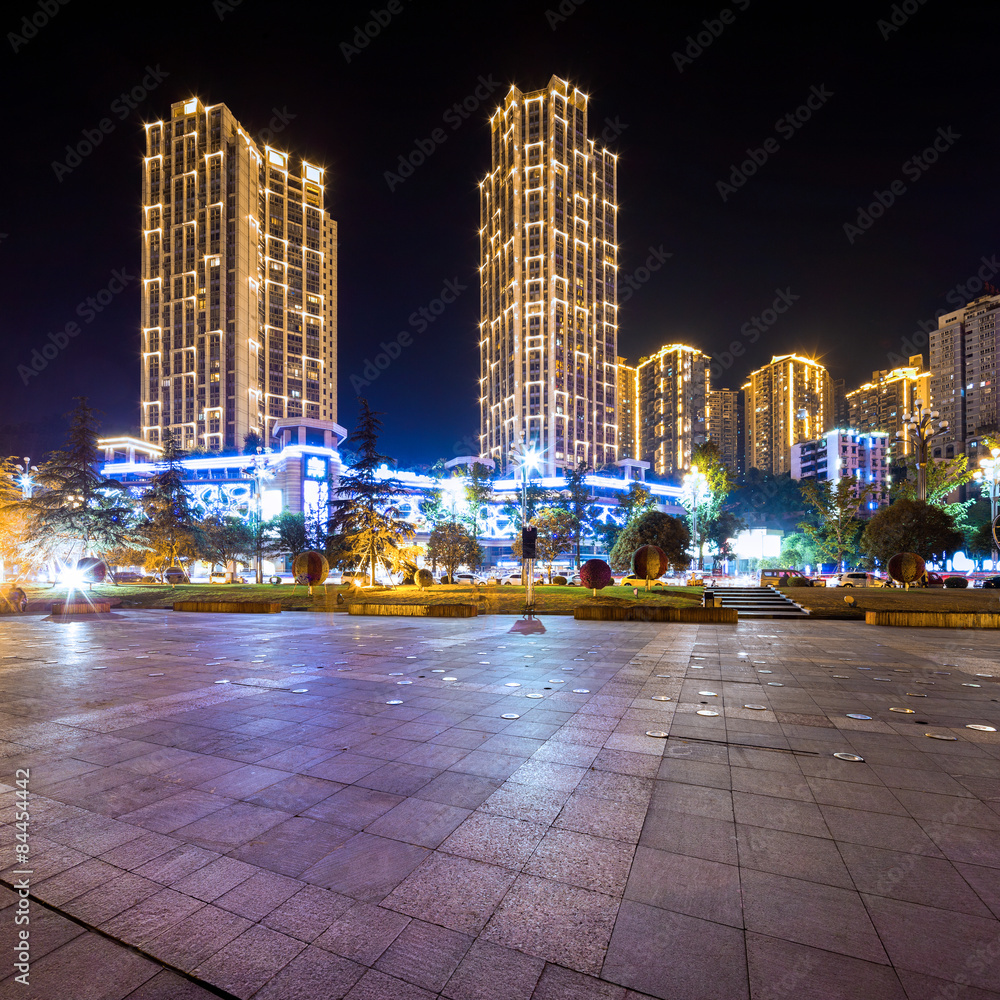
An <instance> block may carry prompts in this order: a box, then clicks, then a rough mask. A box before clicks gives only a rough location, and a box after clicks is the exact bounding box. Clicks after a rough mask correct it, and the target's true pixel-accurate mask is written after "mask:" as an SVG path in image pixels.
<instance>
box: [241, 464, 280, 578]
mask: <svg viewBox="0 0 1000 1000" xmlns="http://www.w3.org/2000/svg"><path fill="white" fill-rule="evenodd" d="M270 454H271V449H270V448H258V449H257V454H256V455H254V456H253V457H252V458H251V459H250V470H249V471H248V472H247V473H245V474H246V475H248V476H249V477H250V478H251V479H253V481H254V501H255V503H254V506H255V508H256V513H255V515H254V517H255V522H254V533H253V534H254V569H255V579H256V582H257V583H258V584H262V583H263V582H264V567H263V565H262V564H261V563H262V560H261V547H262V543H263V540H264V539H263V531H262V529H261V521H262V518H263V510H262V506H261V491H262V488H263V486H262V484H263V483H264V481H265V480H266V479H270V478H271V477H272V476H273V475H274V473H273V472H272V471H271V470H270V469H269V468H268V467H267V463H268V460H269V458H270Z"/></svg>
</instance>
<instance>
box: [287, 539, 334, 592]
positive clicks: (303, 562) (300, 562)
mask: <svg viewBox="0 0 1000 1000" xmlns="http://www.w3.org/2000/svg"><path fill="white" fill-rule="evenodd" d="M329 572H330V564H329V563H328V562H327V561H326V556H325V555H323V553H322V552H317V551H316V550H315V549H310V550H309V551H308V552H300V553H299V554H298V555H297V556H296V557H295V561H294V562H293V563H292V576H293V577H295V579H296V580H302V581H303V582H305V583H307V584H308V585H309V593H310V594H311V593H312V589H313V587H315V586H318V585H319V584H321V583H322V582H323V581H324V580H325V579H326V578H327V575H328V574H329Z"/></svg>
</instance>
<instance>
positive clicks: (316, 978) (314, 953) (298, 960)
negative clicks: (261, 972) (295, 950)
mask: <svg viewBox="0 0 1000 1000" xmlns="http://www.w3.org/2000/svg"><path fill="white" fill-rule="evenodd" d="M364 974H365V968H364V966H362V965H358V964H357V963H356V962H349V961H348V960H347V959H346V958H341V957H340V956H339V955H331V954H330V953H329V952H328V951H323V950H322V949H321V948H317V947H315V946H313V945H308V946H306V947H305V948H304V949H303V950H302V951H300V952H299V954H298V955H296V956H295V958H293V959H292V960H291V961H290V962H289V963H288V964H287V965H286V966H285V967H284V968H283V969H282V970H281V971H280V972H279V973H278V974H277V975H275V976H274V977H273V978H272V979H270V980H269V981H268V983H267V985H265V986H264V987H262V989H261V990H260V991H259V992H258V993H255V994H254V1000H319V998H322V1000H343V997H345V996H346V995H347V994H348V993H349V992H350V991H351V989H352V988H353V987H354V985H355V983H357V981H358V980H359V979H360V978H361V977H362V976H363V975H364Z"/></svg>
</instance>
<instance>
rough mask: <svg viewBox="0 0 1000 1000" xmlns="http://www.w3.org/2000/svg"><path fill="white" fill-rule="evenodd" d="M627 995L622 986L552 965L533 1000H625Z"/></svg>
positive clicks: (542, 979) (539, 984) (539, 982)
mask: <svg viewBox="0 0 1000 1000" xmlns="http://www.w3.org/2000/svg"><path fill="white" fill-rule="evenodd" d="M625 993H626V991H625V988H624V987H622V986H615V985H614V984H613V983H606V982H603V981H602V980H600V979H595V978H594V977H593V976H587V975H584V974H583V973H581V972H573V970H572V969H564V968H563V967H562V966H559V965H551V964H550V965H546V966H545V971H544V972H542V977H541V979H539V980H538V985H537V986H536V987H535V992H534V993H533V994H532V995H531V1000H625ZM635 996H638V994H635Z"/></svg>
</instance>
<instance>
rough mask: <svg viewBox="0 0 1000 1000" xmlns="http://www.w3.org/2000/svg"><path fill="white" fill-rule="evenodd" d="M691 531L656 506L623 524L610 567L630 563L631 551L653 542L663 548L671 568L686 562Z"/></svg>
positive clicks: (624, 566)
mask: <svg viewBox="0 0 1000 1000" xmlns="http://www.w3.org/2000/svg"><path fill="white" fill-rule="evenodd" d="M690 544H691V532H690V531H688V526H687V525H686V524H685V523H684V521H683V520H682V519H681V518H678V517H671V516H670V515H669V514H664V513H662V512H661V511H658V510H648V511H646V513H645V514H641V515H640V516H639V517H637V518H636V519H635V520H634V521H632V522H631V523H630V524H627V525H626V526H625V527H624V528H623V529H622V532H621V534H620V535H619V536H618V540H617V541H616V542H615V547H614V548H613V549H612V550H611V556H610V562H611V568H612V569H613V570H616V571H618V572H622V571H625V570H628V568H629V567H630V566H631V565H632V553H633V552H635V550H636V549H637V548H639V547H640V546H641V545H656V546H658V547H659V548H661V549H663V552H664V553H665V555H666V557H667V561H668V562H669V563H670V565H671V567H672V568H673V569H675V570H677V569H684V568H685V567H686V566H687V564H688V555H687V550H688V546H689V545H690Z"/></svg>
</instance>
